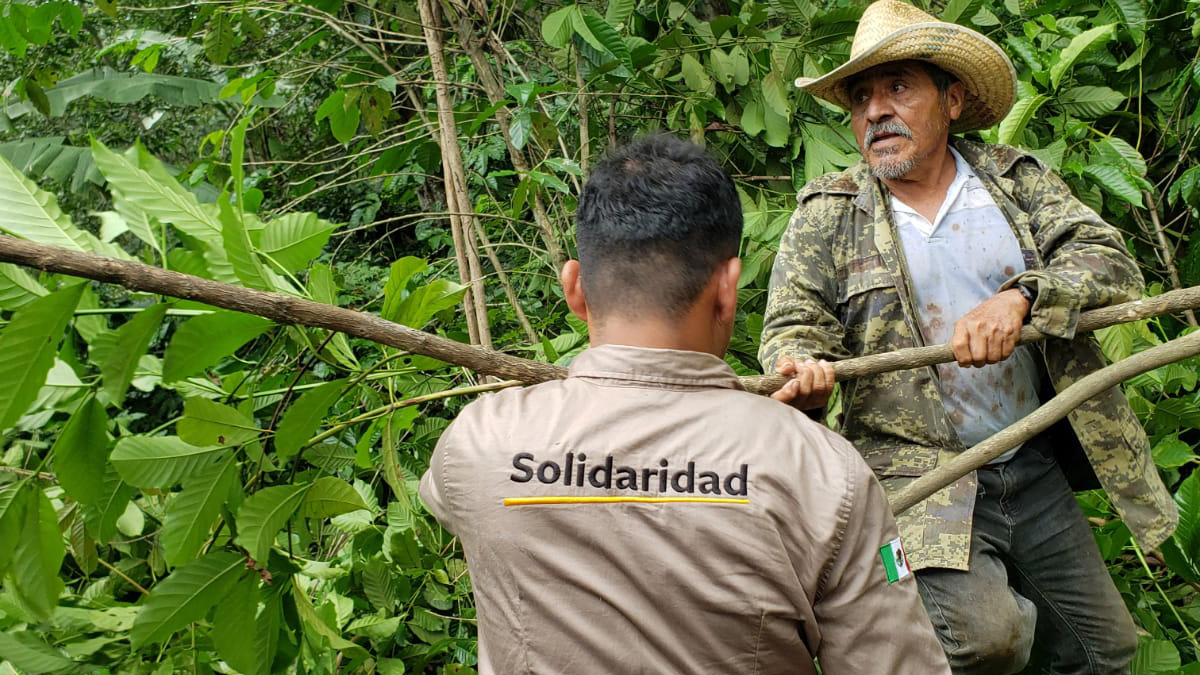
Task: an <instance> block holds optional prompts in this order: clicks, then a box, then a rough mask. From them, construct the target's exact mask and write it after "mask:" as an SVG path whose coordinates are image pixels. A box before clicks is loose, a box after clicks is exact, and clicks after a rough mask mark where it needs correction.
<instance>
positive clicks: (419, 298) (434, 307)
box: [384, 279, 468, 328]
mask: <svg viewBox="0 0 1200 675" xmlns="http://www.w3.org/2000/svg"><path fill="white" fill-rule="evenodd" d="M467 288H468V287H467V286H465V285H463V284H460V283H456V282H453V281H447V280H445V279H434V280H433V281H431V282H429V283H427V284H425V285H423V286H418V287H416V288H414V289H412V291H411V292H410V293H409V294H408V296H407V297H405V298H404V300H403V301H401V302H400V303H399V306H398V307H396V313H395V314H392V315H389V316H385V317H384V318H386V319H389V320H391V321H395V322H396V323H400V324H404V325H405V326H409V327H412V328H421V327H423V326H424V325H425V324H427V323H429V321H430V319H432V318H433V316H434V315H435V314H437V313H438V312H440V311H442V310H443V309H448V308H450V307H453V306H455V305H457V304H458V303H459V302H460V301H462V297H463V295H465V294H466V292H467Z"/></svg>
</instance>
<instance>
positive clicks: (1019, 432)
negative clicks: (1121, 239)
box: [891, 333, 1200, 514]
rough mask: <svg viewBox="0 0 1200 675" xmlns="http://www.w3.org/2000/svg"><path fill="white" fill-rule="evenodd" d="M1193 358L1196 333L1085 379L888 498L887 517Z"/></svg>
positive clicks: (1198, 350)
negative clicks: (1136, 380)
mask: <svg viewBox="0 0 1200 675" xmlns="http://www.w3.org/2000/svg"><path fill="white" fill-rule="evenodd" d="M1197 354H1200V333H1191V334H1190V335H1187V336H1185V337H1181V338H1178V339H1175V340H1171V341H1170V342H1167V343H1165V344H1161V345H1158V346H1156V347H1151V348H1150V349H1147V350H1145V351H1143V352H1138V353H1137V354H1134V355H1133V356H1130V357H1129V358H1127V359H1122V360H1121V361H1118V362H1116V363H1114V364H1112V365H1111V366H1108V367H1106V368H1101V369H1100V370H1097V371H1094V372H1092V373H1089V374H1087V375H1085V376H1084V377H1083V378H1081V379H1079V380H1078V381H1076V382H1075V383H1074V384H1072V385H1071V386H1069V387H1067V388H1066V389H1064V390H1062V391H1061V392H1060V393H1059V394H1058V395H1057V396H1055V397H1054V398H1052V399H1050V400H1049V401H1047V402H1046V403H1045V404H1043V405H1042V406H1041V407H1040V408H1038V409H1037V410H1034V411H1033V412H1032V413H1030V414H1028V415H1026V416H1025V417H1023V418H1022V419H1021V421H1020V422H1017V423H1016V424H1014V425H1012V426H1010V427H1008V428H1007V429H1004V430H1003V431H1001V432H1000V433H998V434H996V435H994V436H991V437H989V438H988V439H987V440H985V441H983V442H982V443H979V444H978V445H976V446H974V447H972V448H970V449H969V450H966V451H964V452H963V453H962V454H961V455H959V456H957V457H955V458H954V459H952V460H950V461H949V462H947V463H945V464H943V465H942V466H939V467H937V468H935V469H933V470H932V471H929V472H928V473H926V474H925V475H923V476H921V477H920V478H918V479H917V480H915V481H913V482H912V483H910V484H909V485H907V486H905V488H904V489H902V490H900V491H899V492H897V493H896V494H895V495H893V496H892V498H891V504H892V511H893V512H894V513H897V514H899V513H900V512H902V511H905V510H907V509H909V508H912V507H913V506H914V505H916V504H918V503H920V502H921V501H922V500H923V499H925V498H927V497H929V495H932V494H933V493H935V492H937V491H938V490H940V489H942V488H943V487H945V486H947V485H949V484H951V483H953V482H954V481H956V480H958V479H959V478H962V477H963V476H965V475H967V474H969V473H971V472H972V471H974V470H975V469H978V468H979V467H981V466H983V465H984V464H987V463H988V462H990V461H992V460H993V459H995V458H997V457H999V456H1000V455H1003V454H1004V453H1005V452H1008V451H1009V450H1011V449H1013V448H1015V447H1017V446H1018V445H1020V444H1021V443H1024V442H1025V441H1028V440H1029V439H1031V438H1033V437H1034V436H1036V435H1038V434H1039V433H1041V432H1042V431H1045V430H1046V429H1048V428H1049V427H1050V425H1052V424H1054V423H1055V422H1057V421H1058V420H1060V419H1062V418H1063V417H1066V416H1067V413H1069V412H1071V411H1072V410H1074V409H1076V408H1078V407H1079V406H1080V405H1081V404H1082V403H1083V402H1084V401H1086V400H1088V399H1089V398H1092V397H1093V396H1096V395H1097V394H1100V393H1102V392H1104V391H1106V390H1108V389H1111V388H1113V387H1115V386H1117V385H1118V384H1120V383H1122V382H1124V381H1125V380H1128V379H1129V378H1131V377H1133V376H1135V375H1140V374H1141V373H1144V372H1146V371H1148V370H1154V369H1155V368H1160V367H1162V366H1165V365H1167V364H1168V363H1174V362H1176V361H1181V360H1183V359H1186V358H1189V357H1192V356H1195V355H1197Z"/></svg>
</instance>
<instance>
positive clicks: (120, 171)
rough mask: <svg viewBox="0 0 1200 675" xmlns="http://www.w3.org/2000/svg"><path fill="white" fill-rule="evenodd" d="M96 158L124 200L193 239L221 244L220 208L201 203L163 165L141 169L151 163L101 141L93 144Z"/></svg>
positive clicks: (112, 185)
mask: <svg viewBox="0 0 1200 675" xmlns="http://www.w3.org/2000/svg"><path fill="white" fill-rule="evenodd" d="M92 156H93V157H95V159H96V165H97V166H99V167H100V171H101V172H102V173H104V177H105V178H107V179H108V184H109V188H110V189H111V190H112V191H113V192H114V193H115V194H117V195H119V196H120V197H121V198H122V199H127V200H129V201H130V202H132V203H133V204H134V205H136V206H137V207H138V208H140V209H142V210H143V211H145V212H146V213H147V214H149V215H151V216H153V217H155V218H157V219H159V220H160V221H162V222H164V223H170V224H171V225H174V226H175V227H178V228H179V229H180V230H181V231H183V233H184V234H187V235H188V236H190V237H195V238H196V239H199V240H201V241H203V242H205V243H207V244H209V245H215V246H220V245H221V220H220V217H219V215H218V213H217V209H216V207H215V206H212V205H204V204H201V203H200V202H199V201H198V200H197V199H196V195H194V194H192V193H190V192H188V191H187V190H185V189H184V188H183V186H182V185H180V184H179V181H177V180H175V179H173V178H170V177H169V174H167V172H166V170H165V169H162V168H161V165H158V166H148V167H143V166H140V165H139V164H140V163H141V161H150V160H149V159H145V158H143V159H140V160H139V161H137V162H135V161H133V160H132V159H131V158H130V157H129V156H126V155H121V154H118V153H116V152H113V151H112V150H109V149H108V148H107V147H105V145H104V144H103V143H101V142H100V141H97V140H93V141H92ZM164 178H165V179H164Z"/></svg>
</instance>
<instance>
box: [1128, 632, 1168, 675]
mask: <svg viewBox="0 0 1200 675" xmlns="http://www.w3.org/2000/svg"><path fill="white" fill-rule="evenodd" d="M1179 665H1180V661H1179V649H1178V648H1177V647H1176V646H1175V645H1173V644H1171V642H1169V641H1167V640H1155V639H1153V638H1142V639H1141V640H1140V641H1139V642H1138V648H1137V652H1136V653H1134V655H1133V662H1132V663H1130V664H1129V673H1130V675H1174V674H1175V673H1178V672H1179Z"/></svg>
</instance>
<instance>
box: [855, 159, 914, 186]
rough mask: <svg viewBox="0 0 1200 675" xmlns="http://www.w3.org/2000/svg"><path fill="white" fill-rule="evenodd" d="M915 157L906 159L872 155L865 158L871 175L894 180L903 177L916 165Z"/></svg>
mask: <svg viewBox="0 0 1200 675" xmlns="http://www.w3.org/2000/svg"><path fill="white" fill-rule="evenodd" d="M917 159H918V158H917V157H909V158H908V159H906V160H903V161H899V160H893V159H891V158H890V157H878V156H875V157H872V158H869V159H868V160H867V166H868V167H869V168H870V169H871V175H872V176H874V177H876V178H878V179H880V180H896V179H898V178H901V177H903V176H904V175H905V174H907V173H908V172H909V171H912V170H913V169H915V168H916V166H917Z"/></svg>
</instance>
